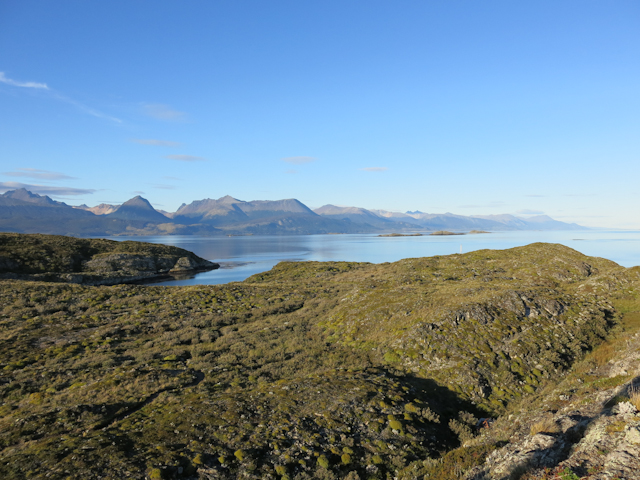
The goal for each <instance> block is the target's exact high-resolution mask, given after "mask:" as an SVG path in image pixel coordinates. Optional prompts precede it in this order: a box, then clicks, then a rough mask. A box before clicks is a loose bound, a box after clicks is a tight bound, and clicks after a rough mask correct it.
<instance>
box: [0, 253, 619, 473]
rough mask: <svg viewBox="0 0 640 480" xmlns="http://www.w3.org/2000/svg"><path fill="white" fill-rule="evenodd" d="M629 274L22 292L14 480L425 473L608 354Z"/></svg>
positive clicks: (17, 314)
mask: <svg viewBox="0 0 640 480" xmlns="http://www.w3.org/2000/svg"><path fill="white" fill-rule="evenodd" d="M628 277H629V273H628V272H627V270H626V269H624V268H622V267H619V266H617V265H616V264H614V263H612V262H608V261H606V260H602V259H596V258H589V257H585V256H583V255H581V254H579V253H577V252H575V251H572V250H570V249H568V248H566V247H562V246H558V245H543V244H536V245H531V246H529V247H522V248H516V249H512V250H508V251H503V252H494V251H481V252H473V253H469V254H465V255H454V256H449V257H433V258H426V259H409V260H404V261H401V262H397V263H393V264H383V265H369V264H354V263H316V262H308V263H295V264H294V263H281V264H279V265H278V266H276V267H275V268H274V269H273V270H272V271H271V272H268V273H265V274H260V275H256V276H254V277H252V278H250V279H248V280H247V281H245V282H242V283H235V284H229V285H223V286H197V287H159V286H146V287H141V286H114V287H81V286H77V285H60V284H56V285H53V284H45V283H34V282H17V281H4V282H2V283H1V284H0V285H1V289H0V295H1V296H2V298H1V299H0V302H1V303H0V305H2V308H3V310H2V311H1V313H0V362H1V365H0V366H1V367H2V370H1V372H2V375H1V376H0V398H2V403H3V405H2V407H1V420H0V448H1V449H2V450H1V453H0V457H1V459H0V460H1V461H0V476H2V477H6V478H45V475H46V474H50V475H51V476H49V477H48V478H66V477H70V478H99V477H102V478H126V477H127V476H130V477H133V478H140V477H142V476H144V475H148V476H150V477H151V478H153V477H156V478H161V477H165V478H172V477H188V476H192V477H194V478H195V476H196V475H199V476H200V477H201V478H209V477H211V478H213V477H214V476H216V475H217V476H218V477H219V478H236V477H243V476H244V477H246V478H287V477H288V478H301V479H302V478H344V477H346V476H347V475H349V474H351V475H352V476H353V475H355V474H356V473H357V474H358V475H359V476H360V478H392V477H393V476H397V475H400V476H404V478H413V477H414V476H415V475H418V474H419V473H420V472H424V471H425V469H426V468H428V466H429V465H430V464H428V462H427V464H425V462H424V460H425V459H427V458H429V457H437V456H439V455H440V454H442V453H443V452H446V451H449V450H451V449H452V448H454V447H455V446H456V445H457V444H458V437H460V438H462V439H465V438H467V437H468V436H469V435H470V434H471V429H470V428H469V426H468V425H467V424H470V423H473V415H476V416H480V415H482V414H487V413H500V412H503V411H504V409H505V408H507V407H508V406H509V404H511V403H514V401H516V402H517V401H519V399H520V398H522V395H528V393H529V392H533V391H535V390H536V389H537V388H538V387H539V386H540V385H541V384H544V383H546V382H549V381H550V380H553V379H555V378H558V376H559V374H560V373H561V372H562V371H564V370H565V369H567V368H568V367H569V366H570V365H571V364H572V362H573V361H574V360H575V359H577V358H581V357H582V355H583V352H585V351H587V350H589V349H590V348H592V347H593V346H594V345H597V344H598V343H600V342H601V340H602V339H603V338H604V337H605V335H606V332H607V330H608V329H609V328H610V327H611V326H612V325H614V324H615V322H616V318H617V313H616V311H615V308H614V306H613V305H612V304H611V302H612V297H613V295H614V293H615V292H616V291H619V290H620V289H621V288H627V285H628V282H629V278H628ZM523 299H524V300H523ZM461 412H462V413H461ZM465 412H466V413H465ZM491 448H493V447H492V446H491V445H490V444H486V445H480V446H479V447H478V449H476V450H474V452H475V454H476V455H477V459H476V460H478V459H481V458H482V455H484V453H486V452H487V451H488V450H490V449H491ZM469 457H473V455H471V456H469V455H465V458H469ZM429 468H430V467H429ZM353 478H355V477H353Z"/></svg>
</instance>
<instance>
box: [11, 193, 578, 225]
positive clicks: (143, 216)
mask: <svg viewBox="0 0 640 480" xmlns="http://www.w3.org/2000/svg"><path fill="white" fill-rule="evenodd" d="M580 228H584V227H580V226H579V225H576V224H569V223H564V222H558V221H556V220H553V219H552V218H550V217H548V216H545V215H541V216H537V217H531V218H529V219H524V218H520V217H515V216H513V215H486V216H469V217H468V216H463V215H455V214H452V213H444V214H429V213H423V212H419V211H414V212H407V213H399V212H388V211H385V210H367V209H364V208H359V207H340V206H335V205H325V206H323V207H320V208H318V209H315V210H311V209H310V208H309V207H307V206H306V205H304V204H303V203H302V202H300V201H299V200H296V199H293V198H291V199H284V200H252V201H244V200H239V199H236V198H234V197H231V196H229V195H227V196H224V197H221V198H218V199H211V198H206V199H203V200H195V201H193V202H191V203H190V204H182V205H181V206H180V208H179V209H178V210H177V211H176V212H174V213H169V212H160V211H158V210H156V209H155V208H154V207H153V206H152V205H151V204H150V203H149V202H148V200H146V199H145V198H143V197H141V196H139V195H138V196H136V197H134V198H132V199H130V200H129V201H127V202H125V203H124V204H122V205H119V206H115V205H106V204H102V205H99V206H97V207H88V206H86V205H81V206H78V207H74V206H70V205H67V204H66V203H63V202H57V201H54V200H52V199H50V198H49V197H48V196H46V195H44V196H41V195H37V194H33V193H31V192H29V191H28V190H25V189H20V190H14V191H9V192H6V193H5V194H3V195H0V230H4V231H8V232H18V233H49V234H62V235H122V234H127V235H167V234H180V235H196V234H197V235H219V234H229V235H230V234H266V235H273V234H326V233H383V232H407V231H436V230H454V231H462V232H464V231H469V230H474V229H475V230H479V229H481V230H493V231H500V230H561V229H580Z"/></svg>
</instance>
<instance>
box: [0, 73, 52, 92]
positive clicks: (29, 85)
mask: <svg viewBox="0 0 640 480" xmlns="http://www.w3.org/2000/svg"><path fill="white" fill-rule="evenodd" d="M0 82H2V83H6V84H7V85H11V86H13V87H21V88H40V89H43V90H49V87H48V86H47V84H46V83H38V82H19V81H18V80H12V79H11V78H7V76H6V75H5V74H4V72H0Z"/></svg>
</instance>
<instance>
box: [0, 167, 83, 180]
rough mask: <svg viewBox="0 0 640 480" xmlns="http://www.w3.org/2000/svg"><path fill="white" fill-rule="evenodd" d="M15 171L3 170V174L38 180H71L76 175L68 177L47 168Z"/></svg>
mask: <svg viewBox="0 0 640 480" xmlns="http://www.w3.org/2000/svg"><path fill="white" fill-rule="evenodd" d="M16 170H18V171H16V172H4V173H3V175H7V176H8V177H27V178H36V179H38V180H73V179H75V178H76V177H70V176H69V175H65V174H64V173H60V172H51V171H49V170H40V169H38V168H17V169H16Z"/></svg>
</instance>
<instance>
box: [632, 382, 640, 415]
mask: <svg viewBox="0 0 640 480" xmlns="http://www.w3.org/2000/svg"><path fill="white" fill-rule="evenodd" d="M629 401H630V402H631V404H632V405H633V406H634V407H636V408H637V409H638V410H640V387H631V388H630V389H629Z"/></svg>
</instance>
